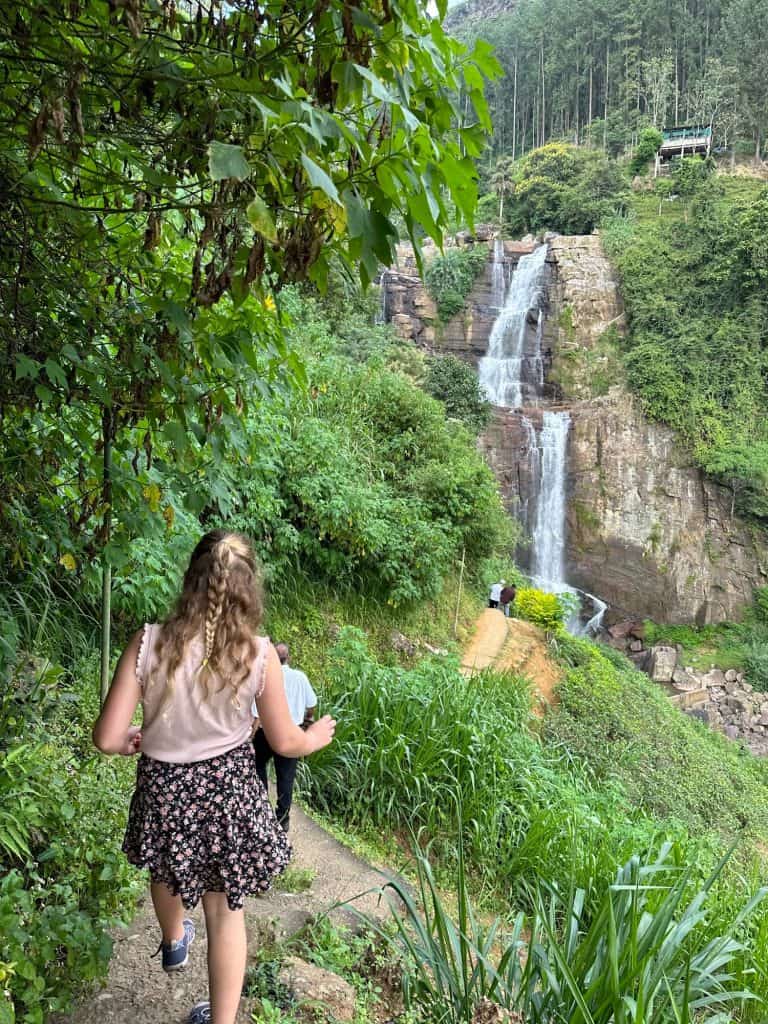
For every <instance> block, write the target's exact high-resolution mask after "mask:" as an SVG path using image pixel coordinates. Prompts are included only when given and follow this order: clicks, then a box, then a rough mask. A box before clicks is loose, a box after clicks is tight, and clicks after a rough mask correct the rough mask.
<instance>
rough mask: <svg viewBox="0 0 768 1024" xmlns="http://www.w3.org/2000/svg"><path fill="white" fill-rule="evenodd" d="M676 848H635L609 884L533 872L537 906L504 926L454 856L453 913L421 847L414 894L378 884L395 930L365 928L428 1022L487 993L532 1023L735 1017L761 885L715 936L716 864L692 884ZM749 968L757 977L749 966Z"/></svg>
mask: <svg viewBox="0 0 768 1024" xmlns="http://www.w3.org/2000/svg"><path fill="white" fill-rule="evenodd" d="M675 853H676V851H674V850H673V849H672V848H671V847H670V846H669V845H664V846H662V847H661V849H660V851H659V852H658V854H657V856H655V857H650V858H648V859H646V860H645V861H642V860H641V859H640V858H637V857H632V858H631V859H630V860H628V861H627V863H626V864H624V865H622V866H621V867H620V868H619V870H618V871H617V873H616V878H615V883H614V884H613V885H597V886H593V887H591V888H590V889H589V890H582V889H576V890H573V889H571V890H560V889H558V888H557V887H555V886H551V885H544V884H541V883H539V882H533V883H532V885H531V889H532V893H531V903H532V905H533V907H534V911H533V913H532V914H531V915H530V917H526V916H525V915H523V914H518V915H517V917H516V918H515V920H514V923H513V925H512V927H511V929H510V928H507V929H506V930H505V928H504V925H503V924H502V921H501V919H500V918H498V917H497V918H496V919H495V920H493V921H490V922H486V921H484V920H483V919H482V918H481V917H480V916H479V915H477V913H476V912H475V910H474V909H473V907H472V903H471V900H470V898H469V895H468V888H467V877H466V874H467V872H466V870H465V866H464V863H463V861H462V860H461V859H459V861H458V870H457V876H456V881H455V888H456V891H457V903H458V906H457V910H456V917H455V919H454V917H453V915H452V913H451V911H450V910H449V909H448V907H447V906H446V903H445V901H444V899H443V897H442V896H441V894H440V891H439V889H438V887H437V885H436V884H435V880H434V878H433V875H432V871H431V868H430V864H429V861H428V859H427V858H426V857H425V856H423V855H421V854H420V853H416V855H415V864H416V878H417V893H416V896H415V897H414V895H413V894H412V893H411V891H410V890H409V889H408V888H407V887H406V886H404V885H402V884H400V883H399V882H390V883H388V884H387V885H386V886H385V891H386V890H392V891H393V892H394V894H395V896H396V897H397V900H396V901H393V915H394V920H395V925H396V928H397V931H396V934H395V936H394V937H393V936H392V934H391V933H390V932H388V931H386V930H385V929H383V928H382V926H381V925H380V924H379V923H378V922H377V921H375V920H371V919H369V920H368V926H369V927H370V928H371V929H372V930H374V931H376V932H377V933H378V934H379V935H380V936H382V938H383V939H384V940H385V941H387V942H388V943H389V944H390V945H391V946H392V947H393V948H394V951H395V953H396V955H397V957H398V959H399V961H400V962H401V965H402V987H403V1000H404V1003H405V1007H406V1009H411V1010H414V1011H418V1012H419V1013H420V1014H421V1013H424V1012H425V1014H426V1018H427V1019H428V1020H439V1021H444V1022H446V1024H472V1022H473V1021H476V1020H477V1019H478V1017H479V1016H480V1013H479V1012H478V1011H480V1010H481V1009H484V1008H485V1005H484V1004H487V1003H488V1002H490V1004H491V1006H490V1007H488V1008H489V1009H493V1004H496V1006H497V1008H498V1007H499V1006H500V1007H503V1008H505V1009H507V1010H509V1011H516V1012H517V1013H519V1014H520V1016H521V1019H522V1020H524V1021H528V1022H531V1024H546V1022H549V1021H589V1022H591V1024H613V1022H615V1021H622V1020H637V1021H643V1022H645V1024H667V1022H670V1021H677V1022H679V1024H683V1022H685V1024H689V1022H690V1021H692V1020H702V1021H705V1020H709V1021H713V1022H714V1021H715V1020H719V1021H725V1020H732V1019H734V1018H733V1017H732V1016H731V1014H730V1013H729V1012H728V1011H729V1010H733V1012H734V1013H735V1012H736V1011H737V1010H738V1009H740V1008H741V1007H742V1006H743V1000H744V999H745V998H746V999H748V998H754V997H753V996H752V993H751V992H749V990H748V989H746V986H745V985H744V966H743V964H744V955H745V953H746V959H747V962H748V963H751V964H754V959H753V958H750V956H749V953H748V952H747V950H746V947H745V944H744V941H743V936H744V925H745V923H746V922H748V921H749V920H750V918H751V917H752V915H753V914H754V911H755V908H756V906H757V905H758V904H759V903H760V902H761V901H762V900H763V899H764V897H765V895H766V891H765V890H762V889H761V890H759V891H758V892H757V894H756V895H755V896H754V897H753V898H752V899H746V898H742V900H741V901H740V905H739V906H737V907H734V908H733V910H732V912H731V914H730V915H729V919H728V921H727V926H728V930H727V932H726V933H725V934H716V933H715V934H712V928H711V924H710V920H709V915H710V914H711V910H710V907H711V904H712V903H713V902H714V901H713V887H714V884H715V882H716V881H717V876H718V873H719V870H718V871H716V872H715V873H714V874H712V875H710V877H709V878H706V879H705V880H704V881H703V882H702V884H701V885H700V886H694V885H692V884H691V882H692V877H691V870H690V868H689V869H687V870H682V871H681V869H680V865H679V863H677V861H676V856H675ZM755 966H757V970H758V971H759V970H761V969H760V967H759V965H755ZM748 971H749V974H753V975H757V971H755V969H754V966H752V968H751V970H750V969H749V968H748ZM628 1008H631V1009H630V1011H629V1015H628V1012H627V1010H628ZM694 1008H695V1012H694V1013H692V1012H691V1011H692V1010H693V1009H694Z"/></svg>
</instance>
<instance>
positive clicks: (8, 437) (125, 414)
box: [0, 0, 495, 576]
mask: <svg viewBox="0 0 768 1024" xmlns="http://www.w3.org/2000/svg"><path fill="white" fill-rule="evenodd" d="M0 50H1V51H2V53H3V59H4V63H5V65H6V67H7V71H8V73H7V74H6V75H5V77H4V79H3V83H2V85H1V86H0V106H2V109H3V111H4V117H3V119H2V129H1V130H0V134H1V136H2V146H0V183H1V184H2V191H3V194H4V195H5V196H7V197H10V199H9V202H7V203H6V204H4V206H3V209H2V213H0V231H2V234H3V236H4V238H6V240H7V241H8V244H7V245H6V246H4V247H3V255H2V259H0V320H1V321H2V323H3V324H4V330H3V333H2V336H1V337H0V351H1V352H2V359H0V390H2V393H3V396H4V401H3V405H2V410H0V415H1V416H2V428H3V429H2V434H3V444H2V446H1V447H0V460H1V461H0V464H1V465H2V468H3V485H2V488H0V509H1V510H2V511H1V513H0V515H1V518H0V525H2V528H3V533H4V535H5V536H6V537H7V538H8V540H9V543H8V544H6V545H5V546H4V551H7V555H6V558H7V559H8V561H7V562H6V564H5V565H4V566H3V571H4V573H5V575H8V574H9V573H10V572H11V570H12V569H13V570H14V571H18V570H19V568H22V567H23V566H25V565H29V564H35V563H37V564H44V565H45V566H46V567H47V569H48V571H49V572H52V571H53V567H54V566H57V565H59V569H58V571H59V573H60V574H61V575H62V576H63V575H64V574H65V573H66V572H68V571H73V569H74V567H77V566H79V565H81V564H83V563H85V564H89V563H93V562H94V561H95V556H96V555H97V553H99V552H101V550H102V549H104V558H105V560H106V561H108V562H110V563H111V564H113V565H119V564H120V562H121V560H124V559H125V558H126V557H127V555H128V553H129V551H130V546H131V541H132V540H133V539H134V538H135V537H137V536H143V537H148V536H152V535H154V536H157V535H158V534H162V532H163V531H164V530H165V529H166V524H167V523H168V520H169V519H170V518H172V516H173V515H174V513H175V512H176V507H175V505H174V504H173V502H171V501H169V500H168V496H167V493H166V482H167V479H168V475H169V474H173V472H174V471H175V472H178V473H179V475H180V476H181V477H182V478H187V479H189V478H193V477H194V478H196V482H197V487H196V488H189V489H188V493H187V496H186V497H187V499H188V505H187V507H188V508H189V510H190V511H192V512H193V513H195V514H197V513H200V512H201V511H202V509H203V508H206V507H208V506H213V508H214V509H215V510H216V511H217V512H218V513H220V514H222V515H226V514H228V512H229V507H228V503H227V499H226V495H227V482H228V477H229V474H230V473H231V471H232V469H234V468H235V466H236V465H237V464H238V463H239V464H240V467H241V468H242V466H243V464H244V460H245V454H246V448H247V443H246V431H247V428H246V425H245V422H244V417H245V414H246V413H247V412H249V411H250V412H252V413H253V412H255V411H256V409H257V408H258V405H259V402H260V401H261V400H262V399H263V398H264V396H265V395H266V394H269V392H270V391H271V390H275V389H279V388H285V389H287V390H290V389H291V388H292V387H297V386H301V385H302V383H303V374H302V369H301V366H300V364H299V363H298V361H297V360H296V359H295V357H293V356H292V354H291V353H290V352H289V351H288V349H287V348H286V345H285V340H284V329H285V325H284V322H283V319H282V316H281V315H280V312H279V311H278V310H277V309H276V302H275V298H274V295H273V293H276V292H278V291H279V290H280V288H281V286H282V285H283V284H284V283H285V282H287V281H292V280H297V279H298V280H302V279H304V278H305V277H307V276H308V275H309V276H311V278H312V279H313V280H314V281H315V282H316V283H318V284H319V285H321V286H322V285H323V284H324V282H325V279H326V278H327V276H328V272H329V267H330V266H331V263H332V261H334V260H335V261H337V262H341V263H342V265H345V266H346V267H347V268H351V269H353V270H354V271H355V273H356V274H357V275H358V276H359V277H360V278H361V279H362V280H363V282H369V281H371V280H372V279H373V277H374V276H375V274H376V273H377V270H378V265H379V261H384V262H386V263H389V262H391V259H392V257H393V254H394V245H395V242H396V240H397V230H396V228H395V226H394V223H393V221H394V220H397V221H398V223H400V224H401V225H404V229H405V231H406V232H407V233H408V234H409V235H410V236H411V237H412V238H413V240H414V243H415V245H416V247H417V252H419V249H418V238H419V236H420V233H421V231H422V229H423V230H426V231H428V232H429V233H430V234H431V235H432V237H434V238H435V239H437V240H438V242H439V241H440V239H441V237H442V228H443V226H444V224H445V223H446V221H447V220H448V219H449V211H450V214H452V212H453V209H454V207H456V208H458V209H459V210H461V212H462V215H463V216H464V217H466V218H467V219H468V220H471V217H472V209H473V206H474V202H475V198H476V186H475V180H474V179H475V171H474V164H473V157H474V156H476V155H477V154H478V152H479V147H480V143H481V140H482V138H483V137H484V132H485V130H486V129H487V128H488V127H489V124H490V122H489V120H488V117H487V111H486V109H485V105H484V100H483V87H484V78H483V75H491V76H492V75H493V74H494V68H495V62H494V60H493V58H492V57H491V56H490V55H489V48H488V47H487V46H486V45H483V44H480V45H479V46H478V47H477V48H476V49H475V50H474V51H473V53H468V52H467V51H466V50H465V49H464V48H463V47H462V46H461V45H460V44H459V43H457V42H456V41H454V40H451V39H449V38H448V37H447V36H446V35H445V33H444V32H443V30H442V28H441V26H440V23H439V21H437V20H433V19H432V18H431V17H429V15H428V14H427V11H426V6H425V5H424V4H422V3H420V2H413V3H407V4H405V5H398V6H395V7H390V6H385V7H381V6H380V5H376V4H366V5H363V6H362V7H360V8H354V9H353V8H350V7H349V6H348V5H347V4H345V3H344V2H342V0H333V2H331V3H329V4H324V5H317V4H314V3H309V2H305V3H299V4H296V3H292V4H285V3H277V4H271V5H269V6H268V8H266V9H264V10H262V9H260V8H258V9H257V8H256V7H254V6H253V5H249V4H240V5H231V4H223V3H219V2H218V0H212V2H210V3H208V4H206V3H200V4H193V5H186V4H185V5H181V6H179V5H169V4H159V5H158V4H155V3H149V2H146V0H137V2H131V3H128V4H122V5H120V4H118V5H117V6H114V5H113V6H110V5H105V4H104V3H102V2H101V0H85V2H83V3H77V4H71V3H69V2H68V0H56V2H55V3H52V4H40V3H34V4H32V5H30V4H29V3H26V2H22V0H12V2H10V3H8V4H5V5H4V6H3V10H2V14H1V15H0ZM459 91H461V99H460V97H459ZM459 102H461V112H462V123H461V125H460V127H458V128H455V121H456V118H457V117H458V114H459V109H460V108H459ZM465 114H466V115H468V116H465ZM110 452H111V467H109V466H108V463H109V458H108V457H107V456H108V453H110ZM225 452H226V453H227V458H224V457H223V455H224V453H225ZM30 456H31V457H30ZM111 520H114V523H112V522H111Z"/></svg>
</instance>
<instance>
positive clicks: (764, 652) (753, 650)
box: [744, 640, 768, 693]
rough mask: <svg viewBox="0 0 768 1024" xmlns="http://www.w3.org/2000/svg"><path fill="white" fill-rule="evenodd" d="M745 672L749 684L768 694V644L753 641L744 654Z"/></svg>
mask: <svg viewBox="0 0 768 1024" xmlns="http://www.w3.org/2000/svg"><path fill="white" fill-rule="evenodd" d="M744 671H745V673H746V676H747V680H748V681H749V683H750V684H751V685H752V686H753V687H754V688H755V689H756V690H761V691H762V692H763V693H765V692H768V643H766V642H765V641H762V642H761V641H759V640H753V641H752V642H751V643H750V644H748V645H747V647H746V649H745V652H744Z"/></svg>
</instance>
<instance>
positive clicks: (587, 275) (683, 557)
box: [550, 235, 768, 625]
mask: <svg viewBox="0 0 768 1024" xmlns="http://www.w3.org/2000/svg"><path fill="white" fill-rule="evenodd" d="M551 255H552V260H553V265H554V285H553V288H552V293H551V316H550V325H553V326H554V329H555V330H554V336H553V348H554V363H553V367H552V376H553V378H554V379H555V380H556V381H557V382H558V384H559V387H560V391H561V395H562V398H563V400H564V401H565V402H566V403H567V404H569V405H571V404H572V428H571V437H570V445H569V481H568V488H569V504H568V566H567V571H568V579H569V582H571V583H573V584H574V585H575V586H577V587H581V588H583V589H585V590H589V591H591V592H592V593H596V594H599V595H600V596H601V597H602V598H603V600H605V601H607V602H608V603H609V604H611V605H615V606H618V607H620V608H622V609H626V610H627V611H630V612H631V613H632V614H634V615H646V616H649V617H650V618H653V619H655V620H656V621H659V622H696V623H698V624H700V625H703V624H705V623H710V622H717V621H720V620H722V619H733V618H738V617H739V615H740V614H741V612H742V611H743V609H744V607H745V606H746V605H748V604H749V603H750V602H751V600H752V592H753V590H754V588H755V587H756V586H760V585H763V584H765V583H766V582H767V581H768V543H766V537H765V535H764V534H761V533H760V531H758V530H756V529H755V528H753V527H752V526H751V525H750V524H748V523H745V522H743V521H741V520H740V519H739V518H738V517H736V516H734V515H733V511H732V502H731V495H730V492H729V491H728V490H727V489H726V488H723V487H720V486H718V485H717V484H714V483H713V482H712V481H710V480H708V479H707V478H706V477H705V476H704V474H703V473H702V472H701V471H700V470H699V469H698V468H697V467H696V466H695V465H694V464H693V461H692V460H691V458H690V457H689V456H688V455H687V453H686V452H685V451H684V449H683V448H682V447H681V446H680V445H679V444H678V443H677V440H676V437H675V435H674V433H673V432H672V431H671V430H670V429H669V428H667V427H665V426H663V425H661V424H659V423H653V422H651V421H649V420H648V419H647V418H646V417H645V416H644V415H643V412H642V410H641V408H640V407H639V405H638V403H637V401H636V400H634V399H633V398H632V396H631V395H630V394H629V393H628V391H627V390H626V388H625V387H624V385H623V383H622V375H621V367H620V362H619V359H618V355H617V352H616V349H615V346H614V345H613V344H612V342H611V337H610V334H611V331H612V330H616V329H618V330H621V329H623V318H622V310H621V303H620V297H619V291H618V287H617V285H616V282H615V280H614V277H613V273H612V270H611V267H610V264H609V263H608V261H607V259H606V257H605V256H604V254H603V252H602V248H601V246H600V240H599V238H598V237H597V236H595V235H593V236H587V237H584V236H576V237H566V236H559V237H556V238H554V239H553V240H552V243H551Z"/></svg>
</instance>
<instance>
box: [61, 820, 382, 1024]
mask: <svg viewBox="0 0 768 1024" xmlns="http://www.w3.org/2000/svg"><path fill="white" fill-rule="evenodd" d="M291 842H292V843H293V848H294V857H293V861H292V862H291V866H292V867H293V868H307V869H309V870H311V871H313V872H314V874H315V877H314V880H313V882H312V885H311V888H310V890H309V891H308V892H303V893H295V894H294V893H286V892H273V893H268V894H267V895H265V896H261V897H258V898H256V899H253V900H249V901H248V902H247V903H246V922H247V927H248V947H249V957H253V955H254V953H255V951H256V949H257V948H258V946H259V945H260V944H261V943H263V942H264V941H265V939H266V940H267V941H268V939H267V937H268V936H270V935H272V936H275V937H277V938H280V937H281V936H286V935H291V934H293V933H294V932H295V931H298V929H299V928H301V927H302V926H303V925H304V924H305V923H306V921H307V920H308V919H309V918H310V917H312V916H313V915H316V914H321V913H323V912H324V911H326V910H328V909H329V908H331V907H333V906H334V904H336V903H339V902H343V901H346V900H352V899H353V897H356V896H359V894H361V893H365V892H367V891H368V890H370V889H374V888H378V887H379V886H381V885H382V884H383V883H384V882H385V881H386V879H385V878H383V877H382V875H381V874H380V873H379V872H378V871H376V870H375V869H374V868H372V867H371V866H370V865H369V864H366V863H365V862H364V861H362V860H360V858H359V857H357V856H355V854H354V853H352V852H351V851H350V850H348V849H347V847H345V846H343V845H342V844H341V843H339V842H337V840H335V839H334V838H333V837H332V836H330V835H329V834H328V833H327V832H326V831H325V830H324V829H322V828H321V827H320V826H319V825H317V824H316V823H315V822H314V821H312V820H311V819H310V818H308V817H307V815H305V814H303V813H302V812H301V811H300V810H299V809H298V808H297V807H296V806H295V805H294V808H293V810H292V811H291ZM354 906H355V907H357V908H358V909H360V910H363V911H366V912H368V913H372V914H378V915H384V914H386V909H385V907H384V905H383V904H382V903H380V902H379V899H378V896H376V895H371V894H369V895H366V896H363V897H361V898H360V899H357V900H355V901H354ZM335 913H336V914H344V913H345V912H344V910H340V911H336V912H335ZM346 913H348V911H347V912H346ZM189 916H190V917H191V918H192V919H193V920H194V922H195V926H196V928H197V936H196V939H195V943H194V945H193V947H192V951H191V954H190V964H189V966H188V967H187V969H186V970H184V971H182V972H180V973H179V974H176V975H171V976H168V975H165V974H164V973H163V971H162V969H161V967H160V958H159V957H158V958H157V959H155V960H150V959H149V958H150V956H151V955H152V954H153V953H154V952H155V950H156V949H157V944H158V942H159V931H158V927H157V922H156V921H155V916H154V913H153V912H152V905H151V903H150V902H149V897H148V896H147V901H146V903H145V904H144V905H143V906H142V907H141V908H140V910H139V912H138V914H137V916H136V917H135V919H134V920H133V922H132V923H131V925H130V926H128V927H127V928H124V929H119V930H118V932H117V933H116V935H115V948H114V953H113V956H112V962H111V964H110V968H109V975H108V977H107V981H106V985H105V987H104V988H103V989H102V990H101V991H100V992H98V993H96V994H95V995H93V996H91V997H90V998H89V999H87V1000H85V1001H84V1002H83V1003H82V1004H81V1005H80V1006H78V1007H77V1008H76V1009H75V1012H74V1013H72V1014H70V1015H68V1016H61V1015H58V1016H56V1017H54V1018H53V1019H52V1024H125V1022H126V1021H139V1022H141V1024H181V1022H183V1021H184V1020H185V1018H186V1015H187V1014H188V1013H189V1010H190V1008H191V1007H192V1006H193V1005H194V1004H195V1003H196V1002H199V1001H200V1000H201V999H206V998H207V992H208V981H207V976H206V966H205V963H206V958H205V922H204V919H203V913H202V906H199V907H198V908H197V909H196V910H194V911H192V913H191V914H190V915H189ZM251 1011H252V1005H251V1002H250V1001H249V1000H243V1002H242V1004H241V1011H240V1015H239V1017H238V1022H242V1024H250V1021H251V1016H250V1014H251Z"/></svg>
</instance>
